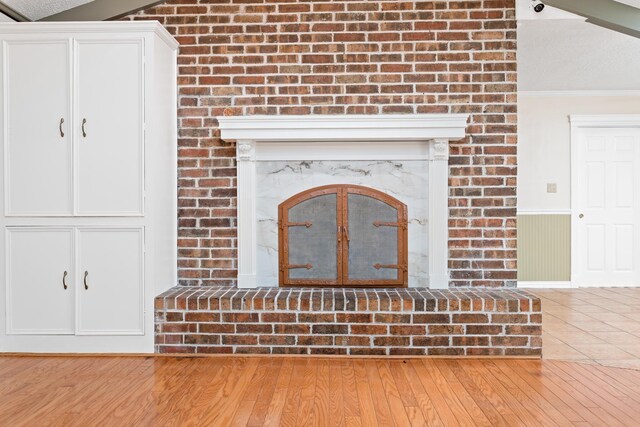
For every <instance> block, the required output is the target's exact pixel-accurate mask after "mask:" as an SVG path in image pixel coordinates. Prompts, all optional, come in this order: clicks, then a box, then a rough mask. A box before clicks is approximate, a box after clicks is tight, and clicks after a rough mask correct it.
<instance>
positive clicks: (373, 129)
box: [217, 114, 469, 289]
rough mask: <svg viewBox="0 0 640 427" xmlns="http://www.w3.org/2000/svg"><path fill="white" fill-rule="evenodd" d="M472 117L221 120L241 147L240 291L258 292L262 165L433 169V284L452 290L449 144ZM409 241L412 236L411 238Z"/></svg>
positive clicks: (225, 132) (430, 240) (462, 132)
mask: <svg viewBox="0 0 640 427" xmlns="http://www.w3.org/2000/svg"><path fill="white" fill-rule="evenodd" d="M468 117H469V116H468V115H467V114H420V115H406V114H405V115H341V116H333V115H309V116H223V117H218V118H217V119H218V122H219V124H220V131H221V138H222V139H224V140H225V141H236V147H237V148H236V151H237V154H236V156H237V157H236V158H237V169H238V172H237V174H238V179H237V192H238V287H239V288H257V287H258V286H260V283H259V282H258V279H257V277H258V238H257V211H256V204H257V203H256V196H257V188H258V187H257V185H258V183H257V180H256V169H257V162H264V161H268V162H286V161H318V162H322V161H326V162H329V161H416V160H421V161H427V162H428V167H427V170H428V188H427V189H421V190H423V191H427V192H428V206H429V207H428V233H427V240H428V267H427V271H428V282H429V288H431V289H446V288H448V286H449V274H448V268H447V262H448V195H449V187H448V178H449V164H448V160H449V145H448V144H449V142H450V141H457V140H460V139H462V138H464V136H465V130H466V127H467V120H468ZM409 238H410V239H411V236H409Z"/></svg>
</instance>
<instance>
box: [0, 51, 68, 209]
mask: <svg viewBox="0 0 640 427" xmlns="http://www.w3.org/2000/svg"><path fill="white" fill-rule="evenodd" d="M3 49H4V55H5V74H4V78H3V83H4V84H3V86H4V88H3V89H4V91H3V92H4V98H3V101H4V102H3V104H4V105H3V106H4V113H5V114H4V117H5V121H4V123H5V125H4V135H5V144H4V153H5V161H4V168H5V177H6V180H5V210H6V212H7V213H8V214H12V215H42V214H45V213H46V214H48V215H52V216H55V215H70V214H72V211H73V206H72V191H71V187H72V155H71V152H72V151H71V150H72V148H71V147H72V144H71V133H70V128H69V121H70V119H71V117H70V111H71V105H70V94H71V79H70V75H71V74H70V73H71V67H70V64H71V63H70V54H71V50H70V42H69V41H68V40H53V41H44V40H43V41H30V40H8V41H5V42H4V46H3Z"/></svg>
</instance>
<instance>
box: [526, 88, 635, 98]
mask: <svg viewBox="0 0 640 427" xmlns="http://www.w3.org/2000/svg"><path fill="white" fill-rule="evenodd" d="M518 96H530V97H535V96H541V97H543V96H625V97H629V96H631V97H633V96H638V97H640V90H540V91H536V90H521V91H518Z"/></svg>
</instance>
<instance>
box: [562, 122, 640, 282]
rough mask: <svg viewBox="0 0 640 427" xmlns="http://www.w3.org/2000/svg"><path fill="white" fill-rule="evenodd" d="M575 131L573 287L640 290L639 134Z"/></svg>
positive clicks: (597, 130) (583, 129) (604, 129)
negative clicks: (610, 287)
mask: <svg viewBox="0 0 640 427" xmlns="http://www.w3.org/2000/svg"><path fill="white" fill-rule="evenodd" d="M577 132H578V138H577V142H576V144H574V147H573V148H574V150H576V153H575V154H576V157H575V162H574V163H575V164H574V165H573V167H575V168H576V170H575V171H574V172H575V173H574V181H576V182H574V183H573V186H574V192H573V195H572V197H573V201H572V204H573V209H572V211H573V216H574V217H573V230H574V231H573V232H574V233H576V235H575V236H574V240H573V241H574V243H575V244H574V245H573V248H572V250H573V251H574V257H573V260H574V263H575V265H574V266H573V281H574V285H577V286H639V285H640V129H633V128H627V129H611V128H580V129H579V130H578V131H577ZM576 178H577V179H576Z"/></svg>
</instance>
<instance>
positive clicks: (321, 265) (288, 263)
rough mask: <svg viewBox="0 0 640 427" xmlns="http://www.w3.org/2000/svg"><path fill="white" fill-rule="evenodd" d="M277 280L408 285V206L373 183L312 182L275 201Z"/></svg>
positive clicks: (334, 284)
mask: <svg viewBox="0 0 640 427" xmlns="http://www.w3.org/2000/svg"><path fill="white" fill-rule="evenodd" d="M278 230H279V232H278V245H279V247H278V261H279V270H280V273H279V278H280V286H320V287H337V286H344V287H383V286H384V287H406V286H407V252H408V250H407V206H406V205H405V204H403V203H402V202H400V201H399V200H397V199H395V198H393V197H391V196H389V195H387V194H385V193H382V192H381V191H378V190H374V189H372V188H367V187H361V186H356V185H328V186H323V187H317V188H312V189H309V190H307V191H304V192H302V193H299V194H296V195H295V196H293V197H291V198H289V199H288V200H286V201H284V202H283V203H281V204H280V206H279V207H278Z"/></svg>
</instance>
